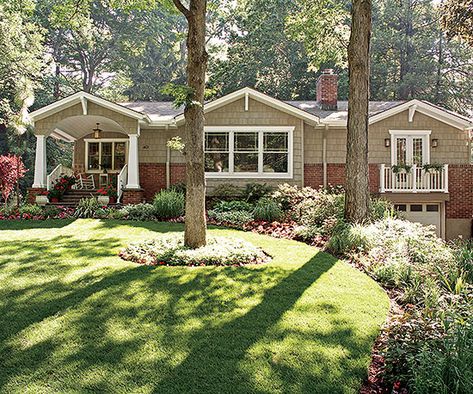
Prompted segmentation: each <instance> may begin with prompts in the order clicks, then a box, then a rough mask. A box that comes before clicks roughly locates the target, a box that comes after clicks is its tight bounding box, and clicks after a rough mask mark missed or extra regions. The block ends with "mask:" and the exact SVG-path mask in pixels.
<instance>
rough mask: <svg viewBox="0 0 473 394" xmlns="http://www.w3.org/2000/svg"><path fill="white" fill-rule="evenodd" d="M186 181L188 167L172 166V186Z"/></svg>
mask: <svg viewBox="0 0 473 394" xmlns="http://www.w3.org/2000/svg"><path fill="white" fill-rule="evenodd" d="M185 181H186V165H185V164H171V185H174V184H176V183H184V182H185Z"/></svg>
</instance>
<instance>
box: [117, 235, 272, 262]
mask: <svg viewBox="0 0 473 394" xmlns="http://www.w3.org/2000/svg"><path fill="white" fill-rule="evenodd" d="M120 257H122V258H123V259H124V260H130V261H134V262H136V263H139V264H146V265H165V264H166V265H187V266H199V265H241V264H254V263H263V262H266V261H268V256H267V255H266V254H265V253H264V252H263V251H262V250H261V249H259V248H257V247H256V246H254V245H252V244H251V243H249V242H247V241H243V240H241V239H238V238H226V237H209V238H208V239H207V245H206V246H203V247H200V248H198V249H190V248H187V247H186V246H185V245H184V237H183V235H182V234H180V233H177V234H171V235H162V236H160V237H159V238H155V239H153V240H149V241H145V242H140V243H135V244H131V245H129V246H128V247H127V248H126V249H124V250H122V251H121V252H120Z"/></svg>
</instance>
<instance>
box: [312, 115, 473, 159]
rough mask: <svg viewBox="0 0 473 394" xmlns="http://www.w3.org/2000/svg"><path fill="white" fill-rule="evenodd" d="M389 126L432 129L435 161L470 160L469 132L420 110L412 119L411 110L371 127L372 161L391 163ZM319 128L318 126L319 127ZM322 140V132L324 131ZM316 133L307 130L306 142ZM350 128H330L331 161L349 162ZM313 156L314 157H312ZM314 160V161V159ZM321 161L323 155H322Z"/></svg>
mask: <svg viewBox="0 0 473 394" xmlns="http://www.w3.org/2000/svg"><path fill="white" fill-rule="evenodd" d="M389 130H431V131H432V134H431V136H430V139H431V140H432V139H438V141H439V142H438V147H437V148H430V162H431V163H448V164H468V163H469V146H468V133H467V132H466V131H462V130H459V129H457V128H455V127H452V126H450V125H448V124H446V123H442V122H440V121H438V120H436V119H434V118H431V117H429V116H427V115H424V114H422V113H419V112H417V113H416V114H415V115H414V121H413V122H412V123H410V122H409V121H408V111H404V112H401V113H400V114H397V115H394V116H391V117H390V118H387V119H384V120H382V121H380V122H377V123H374V124H372V125H370V128H369V148H368V155H369V162H370V163H372V164H391V148H390V147H389V148H387V147H385V144H384V140H385V139H386V138H391V136H390V134H389ZM316 132H317V130H316ZM319 138H320V141H321V138H322V137H321V134H320V137H319ZM311 139H314V137H312V136H309V133H306V144H311ZM346 144H347V131H346V129H332V128H330V129H329V130H328V131H327V162H328V163H340V164H341V163H345V158H346ZM308 153H309V152H308V151H307V149H306V158H309V157H310V159H308V160H306V163H317V161H315V160H317V158H316V157H314V156H313V155H308ZM309 160H310V161H309ZM313 160H314V161H313ZM320 162H321V159H320Z"/></svg>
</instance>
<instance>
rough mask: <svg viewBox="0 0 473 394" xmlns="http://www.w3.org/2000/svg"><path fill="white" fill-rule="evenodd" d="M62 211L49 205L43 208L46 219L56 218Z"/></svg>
mask: <svg viewBox="0 0 473 394" xmlns="http://www.w3.org/2000/svg"><path fill="white" fill-rule="evenodd" d="M59 212H61V210H60V209H59V208H57V207H56V206H54V205H47V206H45V207H44V208H43V216H44V217H45V218H54V217H56V216H57V215H59Z"/></svg>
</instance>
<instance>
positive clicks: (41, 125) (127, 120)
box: [35, 102, 138, 135]
mask: <svg viewBox="0 0 473 394" xmlns="http://www.w3.org/2000/svg"><path fill="white" fill-rule="evenodd" d="M72 116H84V115H83V110H82V105H81V104H75V105H73V106H71V107H68V108H65V109H63V110H61V111H59V112H56V113H55V114H52V115H50V116H48V117H46V118H44V119H40V120H37V121H36V122H35V133H36V134H44V135H49V134H50V133H51V132H52V131H53V130H54V129H55V128H56V127H57V125H58V123H59V122H60V121H61V120H64V119H66V118H69V117H72ZM85 116H103V117H105V118H109V119H112V120H114V121H115V122H117V123H118V124H119V125H120V126H121V127H122V128H123V130H124V132H125V133H127V134H136V133H137V132H138V121H137V120H136V119H133V118H131V117H129V116H126V115H123V114H120V113H117V112H115V111H112V110H110V109H108V108H104V107H102V106H100V105H97V104H95V103H91V102H89V103H88V105H87V115H85Z"/></svg>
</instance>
